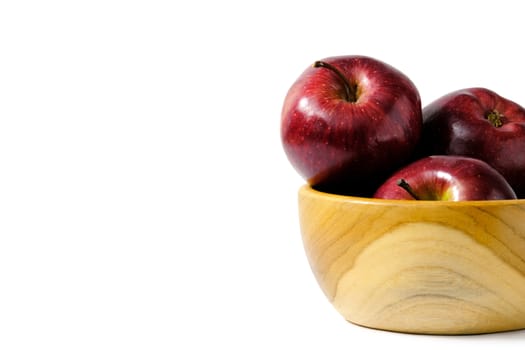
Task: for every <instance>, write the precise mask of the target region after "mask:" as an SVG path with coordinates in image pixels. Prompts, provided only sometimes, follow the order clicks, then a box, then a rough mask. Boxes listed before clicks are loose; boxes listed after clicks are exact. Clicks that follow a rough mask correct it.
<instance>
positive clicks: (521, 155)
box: [422, 88, 525, 198]
mask: <svg viewBox="0 0 525 350" xmlns="http://www.w3.org/2000/svg"><path fill="white" fill-rule="evenodd" d="M422 144H423V145H424V146H423V148H424V149H425V154H427V155H431V154H448V155H462V156H467V157H473V158H478V159H481V160H483V161H485V162H487V163H488V164H490V165H491V166H492V167H494V168H495V169H496V170H498V171H499V172H500V173H501V174H502V175H503V176H504V177H505V179H507V181H508V182H509V184H510V185H511V186H512V187H513V189H514V191H515V192H516V194H517V195H518V197H520V198H525V109H524V108H522V107H521V106H520V105H518V104H517V103H515V102H513V101H510V100H508V99H505V98H503V97H501V96H499V95H498V94H496V93H495V92H493V91H490V90H488V89H484V88H470V89H464V90H458V91H455V92H452V93H450V94H448V95H445V96H443V97H441V98H439V99H437V100H436V101H434V102H432V103H430V104H429V105H428V106H426V107H425V108H424V109H423V136H422Z"/></svg>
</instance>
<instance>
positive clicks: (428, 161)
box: [374, 155, 516, 201]
mask: <svg viewBox="0 0 525 350" xmlns="http://www.w3.org/2000/svg"><path fill="white" fill-rule="evenodd" d="M374 197H375V198H383V199H419V200H440V201H468V200H491V199H515V198H516V195H515V193H514V191H513V190H512V187H511V186H510V185H509V183H508V182H507V181H506V180H505V178H504V177H503V176H502V175H501V174H500V173H499V172H498V171H496V170H495V169H494V168H492V167H491V166H490V165H488V164H487V163H485V162H484V161H482V160H479V159H475V158H469V157H462V156H443V155H441V156H429V157H425V158H422V159H420V160H417V161H415V162H413V163H411V164H409V165H407V166H406V167H404V168H402V169H400V170H398V171H397V172H395V173H394V174H393V175H392V176H391V177H390V178H389V179H388V180H387V181H386V182H385V183H384V184H383V185H381V186H380V187H379V189H378V190H377V191H376V193H375V195H374Z"/></svg>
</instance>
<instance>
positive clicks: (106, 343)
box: [0, 0, 525, 349]
mask: <svg viewBox="0 0 525 350" xmlns="http://www.w3.org/2000/svg"><path fill="white" fill-rule="evenodd" d="M515 4H518V2H510V1H509V2H507V1H497V2H483V1H464V2H459V1H445V0H441V1H439V2H437V1H436V2H432V3H430V2H423V1H420V2H416V1H413V2H408V1H383V2H379V1H340V2H337V1H329V0H323V1H320V0H317V1H301V2H299V1H298V2H284V1H283V2H279V3H277V2H276V3H270V2H241V1H238V2H235V1H229V0H223V1H204V0H203V1H187V2H184V1H154V0H150V1H138V0H137V1H115V0H105V1H99V0H92V1H56V0H54V1H23V0H21V1H4V2H1V3H0V348H1V349H41V348H52V349H218V348H220V349H301V348H317V349H352V348H357V347H360V348H378V347H379V346H385V347H390V348H401V347H402V348H406V349H416V348H417V349H421V348H426V349H433V348H436V349H438V348H439V349H441V348H444V347H447V348H448V349H460V348H461V349H469V348H472V349H474V348H475V349H495V348H498V349H503V348H512V347H513V348H522V347H523V344H525V333H524V332H523V331H522V332H511V333H503V334H497V335H485V336H462V337H446V336H438V337H435V336H434V337H431V336H415V335H405V334H396V333H390V332H382V331H375V330H370V329H365V328H361V327H358V326H355V325H352V324H349V323H347V322H345V321H344V320H343V319H342V318H341V316H339V314H337V313H336V312H335V310H334V309H333V308H332V306H331V305H330V304H329V303H328V302H327V300H326V299H325V297H324V295H323V294H322V293H321V291H320V290H319V289H318V286H317V284H316V282H315V280H314V278H313V276H312V274H311V272H310V269H309V266H308V263H307V261H306V258H305V256H304V253H303V247H302V242H301V238H300V233H299V227H298V218H297V205H296V195H297V189H298V188H299V187H300V186H301V184H302V183H303V180H302V179H301V178H300V177H299V176H298V175H297V174H296V173H295V171H294V170H293V169H292V167H291V166H290V165H289V164H288V161H287V159H286V158H285V156H284V153H283V151H282V148H281V144H280V139H279V119H280V110H281V106H282V102H283V99H284V95H285V94H286V91H287V90H288V88H289V86H290V85H291V84H292V82H293V81H294V80H295V79H296V78H297V76H298V75H299V74H300V73H301V72H302V71H303V70H304V69H305V68H306V67H307V66H308V65H309V64H311V63H312V62H313V61H314V60H317V59H320V58H324V57H327V56H333V55H341V54H364V55H369V56H373V57H376V58H378V59H381V60H383V61H385V62H387V63H390V64H391V65H393V66H395V67H397V68H398V69H400V70H402V71H403V72H404V73H405V74H407V75H408V76H409V77H410V78H411V79H412V80H413V81H414V83H415V84H416V85H417V86H418V88H419V91H420V94H421V97H422V100H423V103H424V104H426V103H428V102H430V101H431V100H433V99H434V98H437V97H439V96H440V95H442V94H444V93H447V92H450V91H452V90H455V89H459V88H464V87H471V86H484V87H487V88H490V89H492V90H494V91H496V92H498V93H500V94H501V95H503V96H505V97H508V98H510V99H514V100H515V101H516V102H519V103H525V91H524V90H523V83H522V82H523V80H524V78H525V66H524V64H523V62H524V61H525V53H524V52H523V14H522V11H521V10H520V8H518V7H517V5H515ZM524 297H525V296H524Z"/></svg>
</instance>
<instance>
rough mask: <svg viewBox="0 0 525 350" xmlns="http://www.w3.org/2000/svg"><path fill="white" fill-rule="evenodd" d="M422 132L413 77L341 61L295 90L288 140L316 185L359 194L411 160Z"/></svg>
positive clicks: (285, 117)
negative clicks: (345, 187) (349, 186)
mask: <svg viewBox="0 0 525 350" xmlns="http://www.w3.org/2000/svg"><path fill="white" fill-rule="evenodd" d="M421 124H422V116H421V101H420V96H419V93H418V91H417V89H416V87H415V85H414V84H413V83H412V82H411V81H410V80H409V78H408V77H407V76H406V75H404V74H403V73H401V72H400V71H399V70H397V69H395V68H393V67H392V66H390V65H388V64H386V63H383V62H381V61H378V60H376V59H373V58H370V57H364V56H339V57H331V58H326V59H324V60H322V61H317V62H315V63H314V64H313V65H312V66H310V67H309V68H307V69H306V70H305V71H304V72H303V73H302V74H301V76H299V78H298V79H297V81H295V83H294V84H293V85H292V86H291V88H290V89H289V91H288V94H287V95H286V98H285V101H284V106H283V109H282V118H281V139H282V143H283V147H284V150H285V152H286V155H287V156H288V159H289V160H290V162H291V163H292V165H293V166H294V167H295V169H296V170H297V171H298V172H299V174H300V175H302V176H303V177H304V178H305V179H306V180H307V181H308V182H309V183H310V184H311V185H313V186H318V187H331V188H338V186H339V185H340V184H342V183H346V184H349V183H352V184H356V187H359V186H363V185H364V184H365V183H368V182H370V181H369V180H371V179H373V178H377V177H380V176H382V175H384V174H387V173H388V172H391V171H392V170H393V169H395V168H396V167H399V166H400V165H401V164H403V163H404V162H406V161H407V160H408V159H409V157H410V156H411V154H412V152H413V150H414V148H415V146H416V144H417V143H418V141H419V137H420V133H421ZM382 180H384V178H383V179H382ZM372 193H373V192H372Z"/></svg>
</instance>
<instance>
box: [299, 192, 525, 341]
mask: <svg viewBox="0 0 525 350" xmlns="http://www.w3.org/2000/svg"><path fill="white" fill-rule="evenodd" d="M299 213H300V226H301V232H302V238H303V242H304V247H305V251H306V255H307V257H308V260H309V263H310V266H311V268H312V270H313V272H314V274H315V277H316V279H317V281H318V283H319V285H320V287H321V288H322V290H323V291H324V293H325V295H326V296H327V297H328V299H329V300H330V302H331V303H332V304H333V306H334V307H335V308H336V309H337V311H338V312H339V313H341V315H342V316H343V317H344V318H345V319H346V320H348V321H350V322H352V323H356V324H359V325H362V326H366V327H371V328H377V329H383V330H390V331H398V332H407V333H424V334H476V333H491V332H500V331H508V330H516V329H523V328H525V200H504V201H503V200H500V201H472V202H443V201H401V200H400V201H395V200H381V199H371V198H358V197H349V196H342V195H334V194H328V193H323V192H319V191H316V190H314V189H312V188H310V187H309V186H303V187H302V188H301V189H300V190H299Z"/></svg>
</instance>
